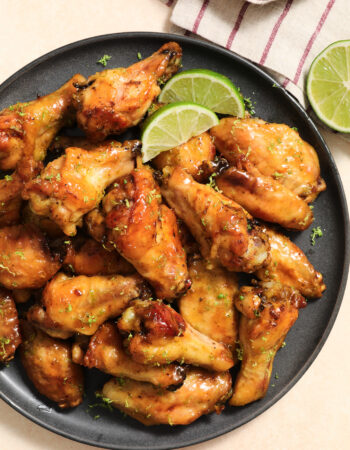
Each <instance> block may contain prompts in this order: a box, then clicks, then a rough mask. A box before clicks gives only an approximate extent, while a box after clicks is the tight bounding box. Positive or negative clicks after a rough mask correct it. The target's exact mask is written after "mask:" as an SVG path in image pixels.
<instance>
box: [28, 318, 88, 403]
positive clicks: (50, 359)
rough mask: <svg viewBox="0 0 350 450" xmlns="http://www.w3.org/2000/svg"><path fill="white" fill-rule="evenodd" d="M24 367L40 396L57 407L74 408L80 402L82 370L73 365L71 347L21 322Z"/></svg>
mask: <svg viewBox="0 0 350 450" xmlns="http://www.w3.org/2000/svg"><path fill="white" fill-rule="evenodd" d="M21 332H22V336H23V343H22V344H21V346H20V356H21V361H22V364H23V367H24V369H25V371H26V373H27V375H28V378H29V379H30V380H31V381H32V383H33V384H34V386H35V387H36V389H37V390H38V391H39V392H40V394H42V395H45V397H47V398H49V399H50V400H52V401H54V402H56V403H57V404H58V406H59V407H60V408H73V407H74V406H78V405H79V404H80V403H81V402H82V401H83V387H84V378H83V371H82V368H81V367H80V366H79V365H77V364H74V362H72V349H71V344H70V343H68V342H64V341H61V340H59V339H53V338H52V337H50V336H47V335H46V334H45V333H43V332H42V331H41V330H39V329H38V328H36V327H34V326H33V325H31V324H30V323H28V322H26V321H24V320H21Z"/></svg>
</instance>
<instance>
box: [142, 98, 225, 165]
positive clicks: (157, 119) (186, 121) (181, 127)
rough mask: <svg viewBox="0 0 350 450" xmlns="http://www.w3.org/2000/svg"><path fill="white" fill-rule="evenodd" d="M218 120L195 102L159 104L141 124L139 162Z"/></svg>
mask: <svg viewBox="0 0 350 450" xmlns="http://www.w3.org/2000/svg"><path fill="white" fill-rule="evenodd" d="M218 123H219V119H218V118H217V115H216V114H215V113H213V111H210V109H208V108H205V107H204V106H201V105H197V104H195V103H190V102H178V103H172V104H170V105H165V106H162V107H161V108H160V109H158V111H156V112H155V113H154V114H152V115H151V116H150V117H149V118H148V119H147V120H146V122H145V123H144V125H143V130H142V134H141V140H142V161H143V162H147V161H149V160H151V159H152V158H154V157H155V156H157V155H159V153H161V152H164V151H166V150H169V149H171V148H174V147H176V146H178V145H180V144H183V143H184V142H187V141H188V140H189V139H190V138H191V137H193V136H198V135H199V134H201V133H204V131H207V130H208V129H209V128H211V127H213V126H215V125H217V124H218Z"/></svg>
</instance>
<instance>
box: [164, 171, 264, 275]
mask: <svg viewBox="0 0 350 450" xmlns="http://www.w3.org/2000/svg"><path fill="white" fill-rule="evenodd" d="M162 194H163V195H164V197H165V199H166V201H167V202H168V204H169V205H170V206H171V207H172V208H173V209H174V211H175V213H176V215H177V216H179V217H180V218H181V219H182V220H183V221H184V222H185V223H186V225H187V226H188V228H189V229H190V231H191V233H192V234H193V236H194V237H195V239H196V240H197V242H198V243H199V245H200V250H201V253H202V256H203V257H204V258H205V259H209V260H212V261H213V262H214V263H216V264H222V265H223V266H224V267H226V268H227V269H228V270H232V271H236V272H254V271H255V270H257V269H258V268H260V267H262V266H263V265H264V263H265V261H266V259H267V257H268V250H269V245H268V241H267V237H266V236H265V235H264V233H262V231H261V230H260V229H259V228H258V227H256V226H255V225H254V224H253V223H251V224H250V223H249V222H248V219H249V215H247V214H246V212H245V211H244V210H243V208H242V207H241V206H240V205H238V204H237V203H235V202H234V201H232V200H229V199H228V198H227V197H225V196H224V195H222V194H220V193H219V192H216V191H215V190H214V189H212V188H211V187H210V186H207V185H202V184H199V183H197V182H196V181H194V180H193V178H192V177H191V175H189V174H187V173H186V172H185V171H184V170H183V169H181V168H180V167H176V168H174V169H169V168H167V169H166V174H165V179H164V182H163V185H162Z"/></svg>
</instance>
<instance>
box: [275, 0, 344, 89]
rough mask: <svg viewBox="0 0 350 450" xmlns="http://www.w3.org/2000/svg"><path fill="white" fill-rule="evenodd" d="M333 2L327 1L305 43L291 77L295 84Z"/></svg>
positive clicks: (331, 0) (286, 82)
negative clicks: (314, 28)
mask: <svg viewBox="0 0 350 450" xmlns="http://www.w3.org/2000/svg"><path fill="white" fill-rule="evenodd" d="M334 3H335V0H330V1H329V2H328V4H327V6H326V9H325V10H324V11H323V14H322V16H321V19H320V21H319V22H318V24H317V27H316V30H315V31H314V32H313V34H312V36H311V38H310V40H309V42H308V43H307V46H306V48H305V50H304V53H303V56H302V57H301V59H300V61H299V65H298V68H297V71H296V73H295V77H294V79H293V83H295V84H297V83H298V81H299V78H300V75H301V71H302V70H303V66H304V64H305V61H306V58H307V57H308V54H309V53H310V50H311V48H312V46H313V44H314V42H315V40H316V38H317V36H318V35H319V33H320V31H321V30H322V27H323V24H324V23H325V21H326V19H327V17H328V14H329V13H330V11H331V9H332V8H333V5H334ZM288 83H289V80H286V81H285V83H283V87H286V86H287V84H288Z"/></svg>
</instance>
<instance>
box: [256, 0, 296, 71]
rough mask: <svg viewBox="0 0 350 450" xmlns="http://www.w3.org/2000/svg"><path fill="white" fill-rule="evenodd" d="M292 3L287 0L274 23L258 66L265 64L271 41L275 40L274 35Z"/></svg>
mask: <svg viewBox="0 0 350 450" xmlns="http://www.w3.org/2000/svg"><path fill="white" fill-rule="evenodd" d="M293 1H294V0H287V2H286V4H285V6H284V8H283V11H282V13H281V15H280V16H279V18H278V19H277V22H276V23H275V26H274V27H273V29H272V33H271V35H270V37H269V40H268V41H267V44H266V47H265V49H264V52H263V54H262V57H261V59H260V61H259V64H264V63H265V61H266V59H267V56H268V54H269V51H270V49H271V47H272V44H273V41H274V40H275V38H276V35H277V33H278V30H279V28H280V26H281V24H282V22H283V20H284V19H285V17H286V15H287V14H288V11H289V10H290V7H291V5H292V3H293Z"/></svg>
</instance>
